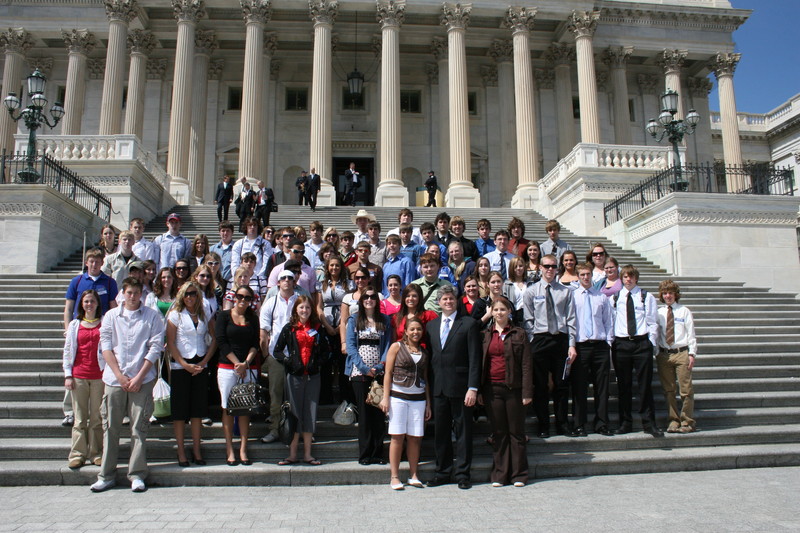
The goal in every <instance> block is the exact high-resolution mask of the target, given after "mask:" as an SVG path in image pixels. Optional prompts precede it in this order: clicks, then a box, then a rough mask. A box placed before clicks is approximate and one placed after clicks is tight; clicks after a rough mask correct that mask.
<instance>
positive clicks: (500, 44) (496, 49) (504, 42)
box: [486, 39, 514, 63]
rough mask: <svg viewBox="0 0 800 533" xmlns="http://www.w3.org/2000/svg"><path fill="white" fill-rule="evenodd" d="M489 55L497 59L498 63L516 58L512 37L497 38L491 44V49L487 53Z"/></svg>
mask: <svg viewBox="0 0 800 533" xmlns="http://www.w3.org/2000/svg"><path fill="white" fill-rule="evenodd" d="M486 55H488V56H489V57H491V58H492V59H494V60H495V62H496V63H502V62H504V61H513V60H514V43H512V42H511V40H510V39H495V40H493V41H492V44H490V45H489V51H488V52H487V53H486Z"/></svg>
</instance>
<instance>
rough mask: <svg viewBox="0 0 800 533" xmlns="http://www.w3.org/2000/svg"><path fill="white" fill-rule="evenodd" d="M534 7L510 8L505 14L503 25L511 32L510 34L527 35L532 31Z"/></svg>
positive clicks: (534, 14) (534, 15)
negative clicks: (521, 33) (519, 33)
mask: <svg viewBox="0 0 800 533" xmlns="http://www.w3.org/2000/svg"><path fill="white" fill-rule="evenodd" d="M536 11H537V10H536V8H535V7H515V6H510V7H509V8H508V11H507V12H506V18H505V19H504V20H503V24H504V25H505V27H506V28H508V29H510V30H511V34H512V35H513V34H515V33H518V32H521V31H523V32H526V33H529V32H531V31H533V23H534V18H535V17H536Z"/></svg>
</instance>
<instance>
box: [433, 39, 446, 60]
mask: <svg viewBox="0 0 800 533" xmlns="http://www.w3.org/2000/svg"><path fill="white" fill-rule="evenodd" d="M431 54H433V57H434V58H435V59H436V61H439V60H442V59H447V39H445V38H444V37H434V38H433V39H431Z"/></svg>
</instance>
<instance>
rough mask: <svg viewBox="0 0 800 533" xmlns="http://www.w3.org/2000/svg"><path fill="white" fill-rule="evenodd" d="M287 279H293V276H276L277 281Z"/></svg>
mask: <svg viewBox="0 0 800 533" xmlns="http://www.w3.org/2000/svg"><path fill="white" fill-rule="evenodd" d="M287 279H290V280H292V281H294V277H292V276H283V277H281V278H278V281H286V280H287Z"/></svg>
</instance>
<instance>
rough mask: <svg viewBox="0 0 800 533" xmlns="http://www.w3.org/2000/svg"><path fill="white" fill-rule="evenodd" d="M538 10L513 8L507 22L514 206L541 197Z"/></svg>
mask: <svg viewBox="0 0 800 533" xmlns="http://www.w3.org/2000/svg"><path fill="white" fill-rule="evenodd" d="M535 15H536V10H535V9H531V8H524V7H509V8H508V13H507V14H506V19H505V25H506V27H507V28H509V29H510V30H511V35H512V38H513V41H514V96H515V104H516V109H517V191H516V193H515V194H514V197H513V198H512V199H511V206H512V207H524V208H532V207H533V202H534V201H535V199H536V198H537V196H538V194H537V187H536V182H537V181H539V178H540V177H541V176H540V174H539V146H538V145H537V143H536V108H535V107H534V92H535V91H536V82H535V80H534V78H533V69H532V68H531V48H530V35H531V30H533V20H534V16H535Z"/></svg>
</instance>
